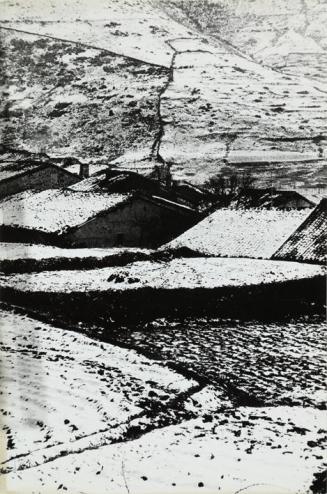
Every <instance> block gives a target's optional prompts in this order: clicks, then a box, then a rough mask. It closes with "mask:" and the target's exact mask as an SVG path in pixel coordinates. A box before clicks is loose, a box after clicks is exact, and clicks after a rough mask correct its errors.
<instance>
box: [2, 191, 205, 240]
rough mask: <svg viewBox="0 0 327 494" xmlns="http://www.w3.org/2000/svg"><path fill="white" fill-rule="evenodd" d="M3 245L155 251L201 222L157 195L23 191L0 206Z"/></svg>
mask: <svg viewBox="0 0 327 494" xmlns="http://www.w3.org/2000/svg"><path fill="white" fill-rule="evenodd" d="M0 207H1V209H2V215H3V218H2V221H1V226H0V234H1V238H2V239H3V241H15V242H34V243H43V244H56V245H62V246H72V247H120V246H123V247H124V246H130V247H156V246H158V245H161V244H162V243H165V242H168V241H169V240H171V239H172V238H175V237H176V236H178V235H180V234H181V233H182V232H183V231H185V230H187V229H188V228H190V227H191V226H193V225H194V224H195V223H196V222H197V221H199V219H200V215H199V214H198V213H197V212H196V211H194V210H193V209H191V208H189V207H187V206H182V205H180V204H177V203H174V202H172V201H169V200H166V199H164V198H161V197H157V196H150V195H148V196H146V195H141V194H117V193H115V194H108V193H104V192H89V191H88V192H85V191H74V190H70V189H65V190H46V191H42V192H38V193H33V192H32V191H25V192H23V193H21V194H17V195H15V196H11V197H9V198H7V199H5V200H3V201H2V202H1V203H0Z"/></svg>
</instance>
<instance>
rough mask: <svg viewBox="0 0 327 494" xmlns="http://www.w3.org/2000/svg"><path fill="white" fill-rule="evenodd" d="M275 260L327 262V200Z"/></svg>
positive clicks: (321, 203) (281, 248)
mask: <svg viewBox="0 0 327 494" xmlns="http://www.w3.org/2000/svg"><path fill="white" fill-rule="evenodd" d="M273 259H278V260H283V261H299V262H312V263H317V264H325V263H326V261H327V199H323V200H322V201H321V202H320V204H318V206H317V207H316V208H315V209H314V210H313V211H312V213H311V214H310V215H309V216H308V217H307V218H306V219H305V220H304V222H303V223H302V224H301V225H300V226H299V227H298V229H297V230H296V231H295V232H294V233H293V234H292V235H291V236H290V237H289V238H288V239H287V240H286V242H285V243H284V244H283V245H282V246H281V247H280V248H279V249H278V250H277V252H276V253H275V254H274V256H273Z"/></svg>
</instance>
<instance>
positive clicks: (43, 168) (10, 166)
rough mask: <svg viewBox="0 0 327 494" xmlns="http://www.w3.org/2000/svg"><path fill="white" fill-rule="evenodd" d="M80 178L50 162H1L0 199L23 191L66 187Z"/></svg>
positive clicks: (28, 160) (29, 160)
mask: <svg viewBox="0 0 327 494" xmlns="http://www.w3.org/2000/svg"><path fill="white" fill-rule="evenodd" d="M80 180H81V178H80V177H79V176H78V175H75V174H73V173H71V172H69V171H67V170H65V169H64V168H61V167H60V166H58V165H56V164H54V163H51V162H49V161H48V162H40V161H35V160H33V159H27V160H25V161H19V162H11V161H10V162H2V163H1V165H0V198H1V197H6V196H9V195H12V194H17V193H18V192H22V191H24V190H29V189H34V190H45V189H55V188H61V187H68V186H69V185H73V184H75V183H77V182H79V181H80Z"/></svg>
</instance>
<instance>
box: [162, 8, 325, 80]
mask: <svg viewBox="0 0 327 494" xmlns="http://www.w3.org/2000/svg"><path fill="white" fill-rule="evenodd" d="M160 4H161V6H163V7H164V9H165V11H166V12H167V13H168V15H171V16H172V17H173V18H174V19H175V20H179V21H181V22H183V23H184V24H186V25H188V26H189V27H192V26H196V28H197V29H198V30H200V31H201V32H202V33H203V34H206V35H210V36H212V37H213V38H214V39H215V38H216V39H220V40H221V39H224V40H226V41H228V42H230V43H231V44H232V45H233V46H234V47H236V48H238V49H239V50H241V51H243V52H244V53H247V54H248V55H249V56H251V57H253V58H254V59H255V60H256V61H258V62H260V63H263V64H265V65H269V66H271V67H274V68H278V69H281V70H283V71H285V72H288V73H291V74H293V75H296V76H298V75H299V74H301V75H304V76H306V77H309V78H311V79H313V80H317V81H321V82H325V83H326V77H327V69H326V62H327V54H326V47H327V34H326V29H325V24H326V21H327V7H326V2H324V0H292V1H291V2H290V1H288V0H266V1H262V0H193V1H192V2H189V1H187V0H163V1H160Z"/></svg>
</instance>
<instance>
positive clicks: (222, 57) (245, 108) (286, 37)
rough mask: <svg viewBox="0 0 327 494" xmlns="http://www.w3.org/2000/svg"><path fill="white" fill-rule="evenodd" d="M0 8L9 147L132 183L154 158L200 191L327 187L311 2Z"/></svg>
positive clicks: (213, 0) (322, 94)
mask: <svg viewBox="0 0 327 494" xmlns="http://www.w3.org/2000/svg"><path fill="white" fill-rule="evenodd" d="M263 4H264V5H263ZM307 4H310V9H309V8H307V7H308V6H307ZM2 7H3V12H2V19H1V22H0V27H1V35H2V39H3V45H4V58H5V60H7V61H8V62H7V63H6V64H5V71H4V72H5V83H6V86H7V87H6V88H5V93H4V98H2V99H3V101H4V103H3V107H2V117H3V118H2V122H1V123H0V125H1V127H0V130H2V136H3V139H4V140H5V142H7V143H8V144H10V145H11V146H13V147H23V146H24V147H26V148H28V149H30V150H32V151H40V150H43V151H45V152H47V153H48V154H50V155H62V156H71V155H74V156H77V157H80V158H83V159H85V158H88V159H89V160H90V159H93V160H97V161H102V162H106V163H108V162H111V163H113V164H114V165H115V166H117V167H123V168H130V169H133V170H143V171H144V170H145V171H149V170H150V169H151V167H152V166H153V164H154V161H153V159H154V158H156V156H157V154H158V153H159V154H160V156H161V157H162V158H164V159H166V160H168V161H170V162H171V163H172V172H173V175H174V176H175V177H176V178H183V179H185V178H186V179H188V180H189V181H192V182H198V183H201V182H203V181H205V180H206V179H207V178H208V176H209V175H211V174H213V173H217V172H219V173H223V174H225V175H228V174H230V173H233V172H234V171H235V170H236V171H240V172H243V171H244V170H247V171H249V170H250V171H251V172H252V173H254V174H255V175H256V176H257V177H258V178H259V182H260V183H261V184H262V185H271V183H272V182H274V183H275V185H276V184H277V185H278V186H293V187H303V186H308V185H310V186H313V187H316V188H317V187H320V188H321V187H323V186H324V185H326V183H327V176H326V171H325V170H326V169H327V167H326V152H325V147H326V124H325V122H326V112H327V111H326V108H327V98H326V95H327V92H326V84H325V75H326V74H325V72H324V69H323V61H324V57H325V56H326V55H325V52H324V50H325V47H326V44H327V42H326V36H325V34H324V29H323V27H324V22H325V19H326V16H327V8H326V5H324V4H323V3H322V2H320V1H319V0H310V1H307V2H305V1H300V0H296V1H294V2H291V3H290V2H286V0H269V1H267V2H261V1H259V0H254V1H252V0H251V1H250V0H245V1H244V2H243V1H242V2H241V1H237V0H221V1H219V2H218V1H217V0H194V1H192V2H185V1H182V0H165V1H163V2H161V1H160V2H159V1H157V0H144V1H140V0H115V1H113V0H110V1H109V0H94V1H93V2H92V3H90V2H88V1H87V0H73V1H69V0H42V2H41V1H39V0H26V1H24V2H19V4H17V5H16V4H14V3H11V2H10V1H9V0H4V1H3V2H2ZM62 12H65V16H64V19H63V18H62ZM276 12H278V15H276ZM31 33H34V34H31ZM9 61H10V63H9Z"/></svg>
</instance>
